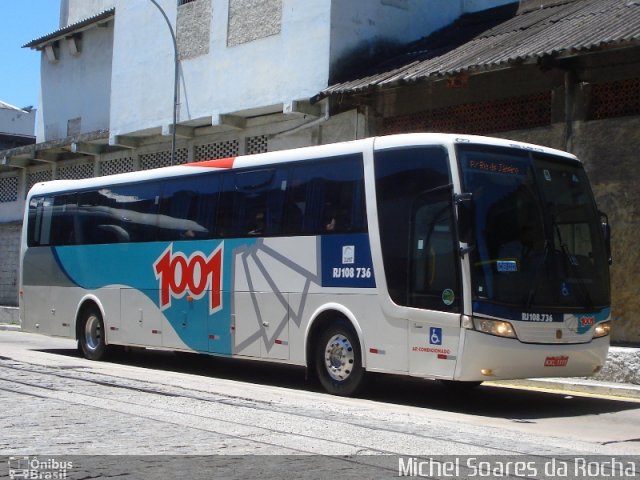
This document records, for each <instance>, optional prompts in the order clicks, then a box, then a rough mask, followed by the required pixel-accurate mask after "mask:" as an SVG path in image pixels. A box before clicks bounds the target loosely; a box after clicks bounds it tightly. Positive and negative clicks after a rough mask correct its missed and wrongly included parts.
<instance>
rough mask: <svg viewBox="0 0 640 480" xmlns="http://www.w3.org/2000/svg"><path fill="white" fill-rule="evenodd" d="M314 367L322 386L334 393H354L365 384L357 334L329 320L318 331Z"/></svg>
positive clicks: (346, 326)
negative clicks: (322, 328)
mask: <svg viewBox="0 0 640 480" xmlns="http://www.w3.org/2000/svg"><path fill="white" fill-rule="evenodd" d="M315 367H316V373H317V374H318V379H319V380H320V384H321V385H322V387H323V388H324V389H325V390H326V391H327V392H329V393H331V394H333V395H341V396H349V395H354V394H355V393H356V392H357V391H358V390H359V389H360V388H362V386H363V384H364V369H363V368H362V354H361V352H360V342H359V341H358V336H357V335H356V333H355V332H354V331H353V329H352V328H351V326H350V325H347V324H346V322H344V321H340V322H335V323H332V324H331V325H330V326H329V328H327V329H326V330H325V331H324V332H322V333H321V334H320V336H319V337H318V343H317V347H316V355H315Z"/></svg>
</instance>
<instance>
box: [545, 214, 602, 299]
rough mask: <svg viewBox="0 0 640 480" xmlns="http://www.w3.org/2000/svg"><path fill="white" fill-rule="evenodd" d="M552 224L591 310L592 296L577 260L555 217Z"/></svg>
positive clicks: (561, 248) (561, 249) (562, 250)
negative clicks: (578, 267)
mask: <svg viewBox="0 0 640 480" xmlns="http://www.w3.org/2000/svg"><path fill="white" fill-rule="evenodd" d="M551 224H552V225H553V228H554V230H555V232H556V235H557V236H558V242H559V244H560V251H561V252H562V253H563V256H564V258H565V261H566V262H567V265H568V267H569V270H570V272H571V273H572V274H573V276H574V278H575V279H576V281H577V282H578V286H579V287H580V291H581V293H582V296H583V298H584V300H585V303H586V307H587V308H591V307H592V306H593V300H592V299H591V294H590V293H589V290H588V289H587V286H586V285H585V283H584V279H583V278H582V275H580V272H578V269H577V268H576V264H575V260H574V257H573V255H571V252H569V247H568V246H567V244H566V243H565V242H564V240H563V239H562V233H561V232H560V227H559V226H558V222H556V218H555V215H553V216H552V219H551Z"/></svg>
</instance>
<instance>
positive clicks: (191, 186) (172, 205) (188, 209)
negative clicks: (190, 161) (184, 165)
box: [158, 174, 222, 240]
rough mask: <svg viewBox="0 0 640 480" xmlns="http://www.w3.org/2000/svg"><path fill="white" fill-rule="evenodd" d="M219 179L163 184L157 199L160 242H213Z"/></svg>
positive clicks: (212, 177)
mask: <svg viewBox="0 0 640 480" xmlns="http://www.w3.org/2000/svg"><path fill="white" fill-rule="evenodd" d="M221 178H222V176H221V175H218V174H213V175H199V176H195V177H186V178H179V179H174V180H171V181H169V182H166V183H165V184H164V185H163V187H162V195H161V198H160V207H159V215H158V230H159V231H158V235H159V239H161V240H193V239H206V238H214V236H215V225H216V215H217V211H218V204H219V194H220V183H221Z"/></svg>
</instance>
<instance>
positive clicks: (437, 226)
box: [407, 186, 462, 377]
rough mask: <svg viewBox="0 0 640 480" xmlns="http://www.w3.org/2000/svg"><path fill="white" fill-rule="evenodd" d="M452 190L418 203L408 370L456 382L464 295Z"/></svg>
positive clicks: (411, 269)
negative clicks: (454, 379)
mask: <svg viewBox="0 0 640 480" xmlns="http://www.w3.org/2000/svg"><path fill="white" fill-rule="evenodd" d="M453 218H454V216H453V202H452V197H451V188H450V187H449V186H443V187H438V188H436V189H433V190H431V191H428V192H426V193H424V194H422V195H420V196H419V197H418V199H417V200H416V202H414V205H413V209H412V224H411V230H410V235H409V238H410V241H409V264H408V272H407V274H408V276H409V278H408V282H407V287H408V299H407V300H408V304H409V305H410V306H411V307H415V308H413V309H411V310H410V312H411V313H410V315H409V319H408V320H409V370H410V374H412V375H418V376H422V375H425V376H436V377H451V376H453V373H454V371H455V366H456V359H457V356H458V355H457V354H458V339H459V335H460V305H461V299H462V292H461V289H460V281H459V273H458V272H459V268H458V263H459V256H458V254H457V250H456V244H457V243H456V238H455V231H454V222H453Z"/></svg>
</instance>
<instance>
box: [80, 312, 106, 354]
mask: <svg viewBox="0 0 640 480" xmlns="http://www.w3.org/2000/svg"><path fill="white" fill-rule="evenodd" d="M101 341H102V328H100V319H99V318H98V317H97V316H95V315H91V316H90V317H89V318H87V321H86V323H85V324H84V343H85V345H86V346H87V348H88V349H89V350H91V351H94V350H96V349H98V347H99V346H100V342H101Z"/></svg>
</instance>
